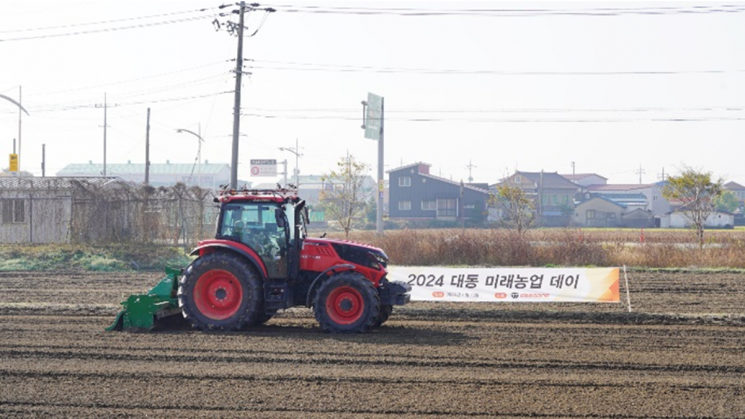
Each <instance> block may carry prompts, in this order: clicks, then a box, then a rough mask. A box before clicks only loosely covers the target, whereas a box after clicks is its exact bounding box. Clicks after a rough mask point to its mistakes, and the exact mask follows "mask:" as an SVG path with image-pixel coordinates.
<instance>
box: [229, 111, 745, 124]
mask: <svg viewBox="0 0 745 419" xmlns="http://www.w3.org/2000/svg"><path fill="white" fill-rule="evenodd" d="M241 116H242V117H252V118H264V119H299V120H303V119H307V120H339V121H357V120H359V117H344V116H334V115H314V116H311V115H270V114H257V113H243V114H241ZM386 119H390V120H393V121H402V122H486V123H566V122H571V123H606V122H608V123H610V122H715V121H716V122H723V121H745V117H742V118H738V117H685V118H595V119H593V118H564V119H538V118H525V119H519V118H403V117H390V118H386Z"/></svg>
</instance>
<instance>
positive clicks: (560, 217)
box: [490, 171, 582, 227]
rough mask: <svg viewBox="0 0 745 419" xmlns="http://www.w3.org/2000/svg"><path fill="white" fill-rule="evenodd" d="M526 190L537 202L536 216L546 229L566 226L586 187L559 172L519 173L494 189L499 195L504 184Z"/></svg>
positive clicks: (492, 189)
mask: <svg viewBox="0 0 745 419" xmlns="http://www.w3.org/2000/svg"><path fill="white" fill-rule="evenodd" d="M505 184H506V185H510V186H514V187H518V188H520V189H522V190H523V191H524V192H525V194H526V195H528V196H530V197H532V198H533V199H534V200H535V207H536V213H537V215H538V219H539V220H540V223H541V225H543V226H554V227H556V226H566V225H568V224H569V223H570V221H571V219H572V215H573V214H574V197H575V196H576V195H577V194H578V193H579V192H581V191H582V187H581V186H580V185H578V184H576V183H574V182H572V181H570V180H569V179H567V178H565V177H564V176H562V175H560V174H558V173H557V172H523V171H516V172H515V173H514V174H513V175H512V176H509V177H508V178H506V179H503V180H502V181H501V182H500V183H498V184H496V185H492V187H490V189H491V191H492V193H494V194H496V193H497V187H498V186H500V185H505Z"/></svg>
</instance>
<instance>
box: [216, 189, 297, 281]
mask: <svg viewBox="0 0 745 419" xmlns="http://www.w3.org/2000/svg"><path fill="white" fill-rule="evenodd" d="M307 220H308V216H307V209H306V207H305V201H303V200H301V199H298V198H297V197H294V196H281V195H276V194H275V195H266V194H257V195H237V196H228V197H226V198H224V200H222V208H221V210H220V217H219V219H218V221H217V234H216V239H223V240H231V241H235V242H238V243H241V244H244V245H246V246H248V247H249V248H251V249H252V250H253V251H254V252H256V254H257V255H258V256H259V257H260V258H261V261H262V262H263V263H264V266H265V267H266V271H267V277H268V278H271V279H288V278H294V277H296V276H297V270H298V264H299V263H298V261H299V258H298V255H299V252H300V248H301V247H302V242H303V240H304V239H305V237H306V235H307V230H306V224H307Z"/></svg>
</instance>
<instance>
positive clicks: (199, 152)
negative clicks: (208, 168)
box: [176, 126, 204, 188]
mask: <svg viewBox="0 0 745 419" xmlns="http://www.w3.org/2000/svg"><path fill="white" fill-rule="evenodd" d="M199 131H200V132H201V131H202V129H201V126H200V128H199ZM176 132H179V133H181V132H186V133H189V134H191V135H193V136H195V137H197V138H199V141H198V142H197V144H199V148H198V149H197V166H198V168H197V185H198V186H199V187H200V188H201V187H202V143H203V142H204V138H202V136H201V135H199V134H197V133H196V132H194V131H189V130H188V129H184V128H178V129H177V130H176Z"/></svg>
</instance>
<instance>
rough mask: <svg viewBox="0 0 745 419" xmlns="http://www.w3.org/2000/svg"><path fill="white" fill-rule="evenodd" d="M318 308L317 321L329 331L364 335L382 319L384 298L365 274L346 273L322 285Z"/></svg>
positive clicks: (319, 289)
mask: <svg viewBox="0 0 745 419" xmlns="http://www.w3.org/2000/svg"><path fill="white" fill-rule="evenodd" d="M314 309H315V315H316V320H318V323H319V324H320V325H321V328H322V329H323V331H325V332H332V333H363V332H366V331H367V330H369V329H370V328H371V327H373V326H374V325H375V322H376V320H377V319H378V318H379V314H380V297H379V296H378V292H377V291H376V290H375V287H373V284H372V283H371V282H370V281H368V280H367V279H365V277H363V276H362V275H360V274H358V273H355V272H342V273H340V274H337V275H334V276H332V277H331V278H328V279H327V280H326V281H324V282H323V283H322V284H321V286H320V287H319V288H318V292H316V297H315V300H314Z"/></svg>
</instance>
